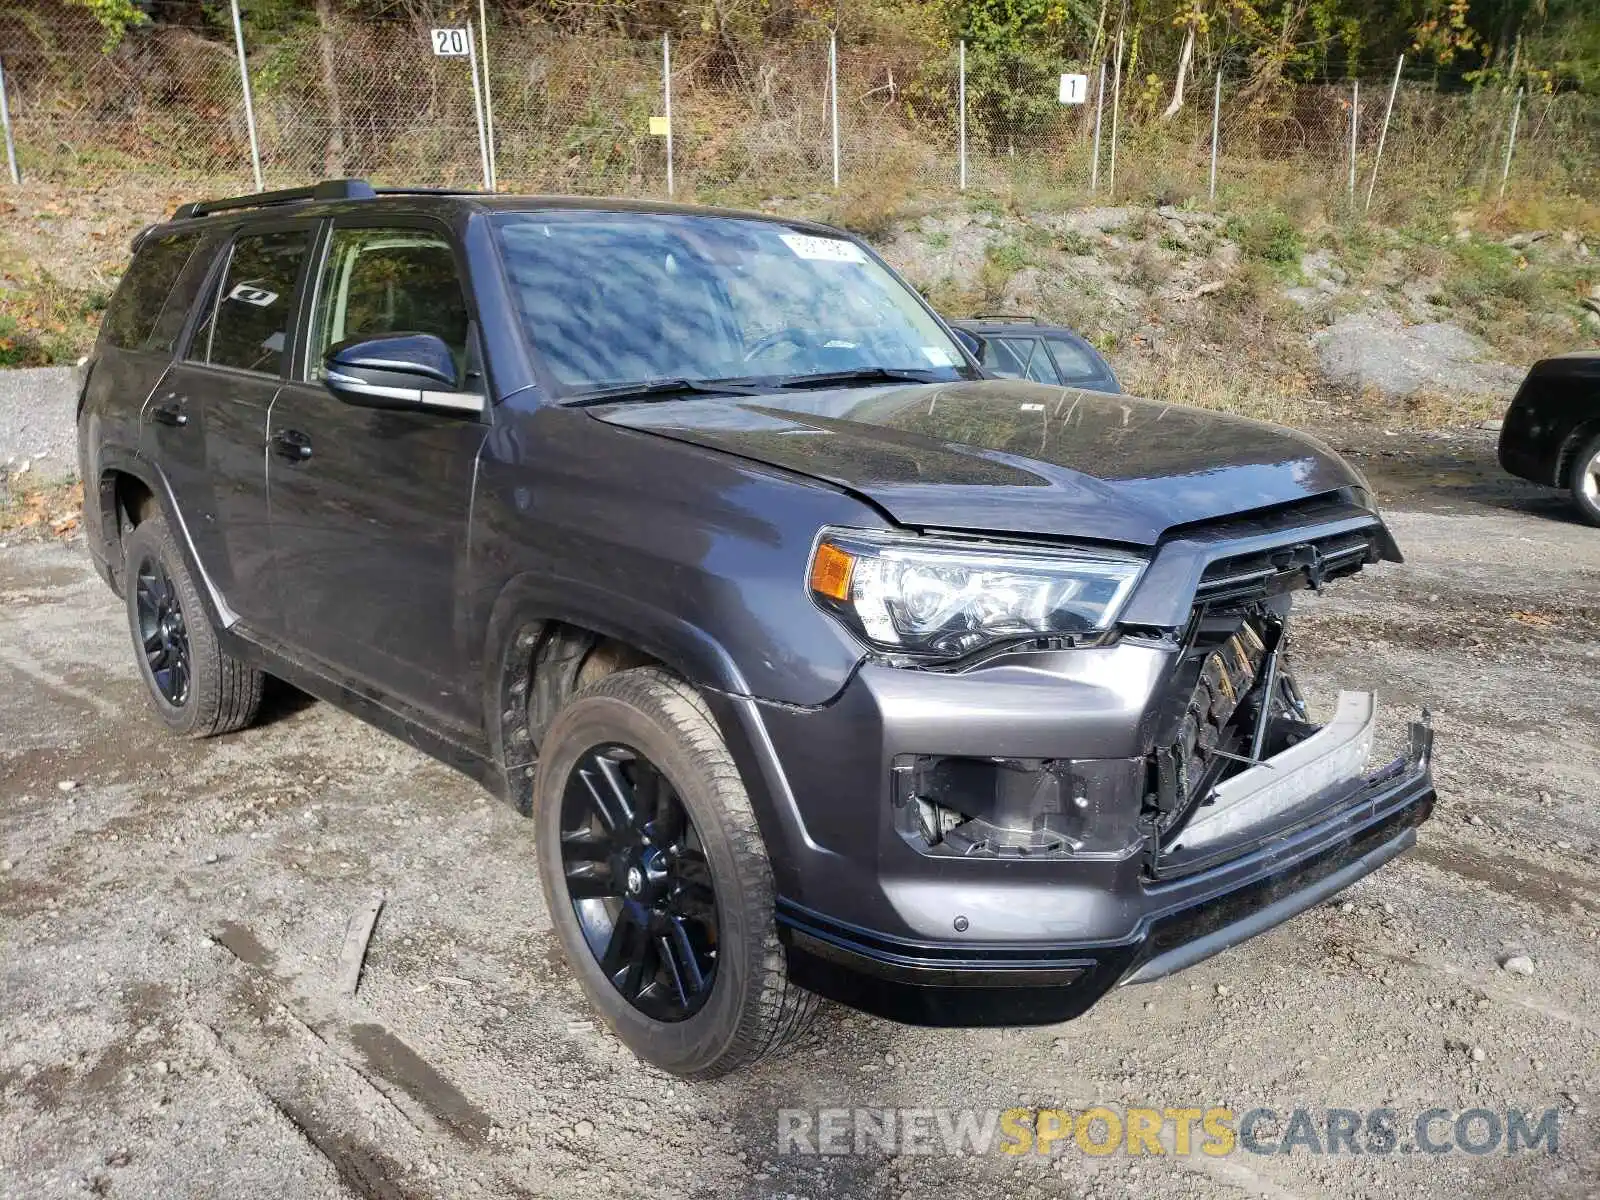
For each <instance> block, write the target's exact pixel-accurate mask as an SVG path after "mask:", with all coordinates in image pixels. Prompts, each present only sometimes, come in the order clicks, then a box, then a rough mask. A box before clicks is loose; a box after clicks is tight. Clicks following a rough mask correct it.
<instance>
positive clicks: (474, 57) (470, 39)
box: [467, 21, 494, 192]
mask: <svg viewBox="0 0 1600 1200" xmlns="http://www.w3.org/2000/svg"><path fill="white" fill-rule="evenodd" d="M467 70H468V71H470V72H471V73H472V115H473V116H474V117H476V118H477V119H478V158H479V159H481V160H482V162H483V190H484V191H486V192H487V191H490V190H492V189H493V188H494V179H493V178H492V177H491V176H490V174H489V139H488V136H487V135H486V134H485V133H484V129H483V93H482V92H481V91H480V90H479V89H478V41H477V38H476V37H475V36H474V34H473V31H472V22H471V21H468V22H467Z"/></svg>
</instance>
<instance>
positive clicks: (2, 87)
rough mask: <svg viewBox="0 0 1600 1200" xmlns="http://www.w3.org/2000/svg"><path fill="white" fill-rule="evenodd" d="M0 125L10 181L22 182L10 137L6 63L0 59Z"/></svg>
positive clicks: (9, 107)
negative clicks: (2, 130) (9, 169)
mask: <svg viewBox="0 0 1600 1200" xmlns="http://www.w3.org/2000/svg"><path fill="white" fill-rule="evenodd" d="M0 125H4V126H5V131H6V165H7V166H9V167H10V168H11V182H12V183H15V184H19V185H20V184H21V183H22V172H20V171H18V170H17V144H16V142H14V141H13V140H12V138H11V105H10V103H9V102H8V101H7V99H6V64H5V60H3V59H0Z"/></svg>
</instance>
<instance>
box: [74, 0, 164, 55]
mask: <svg viewBox="0 0 1600 1200" xmlns="http://www.w3.org/2000/svg"><path fill="white" fill-rule="evenodd" d="M68 2H69V3H71V4H75V5H77V6H78V7H79V8H86V9H88V10H89V11H90V12H91V13H93V14H94V19H95V20H96V21H99V22H100V27H101V28H102V29H104V30H105V40H104V41H103V42H102V44H101V48H102V49H104V50H106V51H107V52H109V51H111V50H114V49H115V48H116V46H117V43H119V42H120V41H122V37H123V34H125V33H127V32H128V30H129V29H130V28H131V27H132V26H134V25H143V24H144V23H145V22H147V21H149V19H150V18H149V17H147V16H146V15H145V14H144V13H143V12H142V11H141V10H140V9H139V8H138V6H137V5H135V4H134V2H133V0H68Z"/></svg>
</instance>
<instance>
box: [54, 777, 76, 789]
mask: <svg viewBox="0 0 1600 1200" xmlns="http://www.w3.org/2000/svg"><path fill="white" fill-rule="evenodd" d="M77 786H78V781H77V780H76V779H63V780H62V781H61V782H60V783H58V784H56V790H57V791H58V792H70V791H73V790H74V789H76V788H77Z"/></svg>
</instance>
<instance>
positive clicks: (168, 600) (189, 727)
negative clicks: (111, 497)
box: [122, 517, 264, 738]
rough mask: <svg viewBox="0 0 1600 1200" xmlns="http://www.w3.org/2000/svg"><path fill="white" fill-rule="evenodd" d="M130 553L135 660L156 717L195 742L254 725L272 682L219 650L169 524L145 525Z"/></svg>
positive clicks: (132, 538) (133, 536)
mask: <svg viewBox="0 0 1600 1200" xmlns="http://www.w3.org/2000/svg"><path fill="white" fill-rule="evenodd" d="M123 553H124V556H125V561H124V566H123V575H122V578H123V593H124V596H123V599H124V601H125V602H126V605H127V610H128V629H129V632H130V633H131V634H132V635H133V651H134V660H135V661H136V662H137V663H138V665H139V675H140V677H141V678H143V680H144V683H145V688H146V690H147V691H148V693H149V695H150V703H151V707H153V708H154V709H155V712H156V716H158V717H160V718H161V720H162V723H163V724H165V725H166V727H167V728H168V729H170V730H172V732H173V733H178V734H183V735H184V736H186V737H194V738H203V737H211V736H213V735H215V734H219V733H232V732H234V731H235V730H238V729H243V728H244V727H245V726H246V725H248V724H250V722H252V721H254V720H255V718H256V712H257V710H258V709H259V708H260V707H261V686H262V681H263V679H264V676H263V675H262V674H261V672H260V671H258V670H256V669H255V668H254V667H251V666H249V665H248V664H246V663H243V662H241V661H240V660H238V659H236V658H234V657H233V656H232V655H230V654H226V653H224V652H223V650H222V649H221V647H219V646H218V645H217V635H216V631H215V630H213V629H212V628H211V622H210V621H209V620H208V619H207V618H206V610H205V607H204V605H202V604H201V602H200V593H199V592H198V591H197V590H196V589H195V586H194V581H193V580H192V579H190V578H189V569H188V567H187V566H185V565H184V561H183V555H182V554H181V553H179V551H178V545H177V543H176V542H175V541H174V540H173V537H172V531H171V530H170V529H168V528H167V523H166V521H165V520H164V519H163V518H161V517H149V518H147V519H146V520H144V521H142V522H140V524H139V525H138V527H137V528H135V529H134V530H133V532H132V533H130V534H128V536H127V537H126V538H125V539H123Z"/></svg>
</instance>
